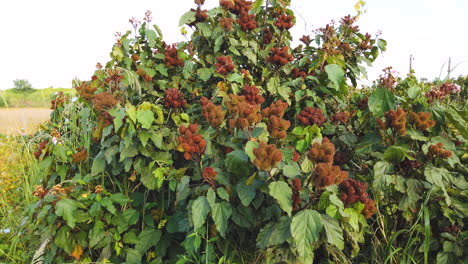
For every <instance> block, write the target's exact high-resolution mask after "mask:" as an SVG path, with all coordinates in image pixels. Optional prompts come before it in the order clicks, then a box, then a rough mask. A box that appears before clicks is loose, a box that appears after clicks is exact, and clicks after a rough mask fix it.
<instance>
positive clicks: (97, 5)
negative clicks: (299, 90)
mask: <svg viewBox="0 0 468 264" xmlns="http://www.w3.org/2000/svg"><path fill="white" fill-rule="evenodd" d="M356 2H357V0H326V1H324V0H320V1H318V0H292V9H293V10H294V11H295V12H296V17H297V24H296V26H295V27H294V28H293V29H292V30H293V34H294V38H295V40H297V39H299V38H300V37H301V36H302V35H303V34H304V33H310V32H311V31H312V30H313V29H315V28H318V27H323V26H324V25H325V24H326V23H328V22H329V21H330V20H332V19H334V20H336V21H339V19H340V18H341V17H343V16H345V15H347V14H355V10H354V8H353V6H354V4H355V3H356ZM217 3H218V0H206V4H205V8H211V7H213V6H215V5H217ZM194 6H195V4H194V3H193V0H170V1H162V0H151V1H150V0H132V1H121V0H113V1H110V0H80V1H64V0H41V1H38V0H10V1H8V0H1V1H0V33H1V34H2V37H1V39H0V50H1V51H2V56H1V57H0V62H1V63H0V89H6V88H11V87H12V86H13V80H14V79H28V80H29V81H30V82H31V84H32V85H33V87H34V88H47V87H50V86H53V87H71V81H72V80H73V78H75V77H76V78H79V79H81V80H88V79H90V78H91V75H92V74H93V72H94V70H95V65H96V63H97V62H101V63H103V64H104V63H105V62H106V61H108V60H109V52H110V51H111V48H112V45H113V43H114V42H115V37H114V34H115V32H117V31H120V32H125V31H126V30H129V29H131V26H130V24H129V23H128V19H129V18H131V17H136V18H138V19H140V20H141V19H142V18H143V16H144V13H145V11H146V10H151V11H152V12H153V23H155V24H157V25H158V26H160V27H161V29H162V31H163V34H164V37H165V40H166V42H167V43H172V42H176V41H182V40H184V37H183V36H182V35H181V34H180V30H179V27H178V24H179V23H178V21H179V18H180V16H181V15H182V14H183V13H185V12H186V11H188V10H189V9H190V8H193V7H194ZM366 9H367V13H366V14H363V15H362V16H361V18H360V20H359V22H358V25H359V26H360V28H361V30H362V31H363V32H369V33H371V34H373V35H374V34H375V33H376V32H377V31H379V30H380V31H382V38H384V39H386V40H387V41H388V50H387V52H386V53H384V54H383V55H382V56H381V57H379V59H378V60H377V61H376V62H375V63H374V65H373V67H372V68H369V69H368V70H369V80H371V81H372V80H374V79H376V78H377V77H378V76H379V74H380V72H381V70H382V69H383V68H385V67H387V66H393V67H394V69H396V70H397V71H398V72H399V73H400V76H405V75H406V74H407V72H408V67H409V56H410V54H412V55H413V57H414V61H413V68H414V69H415V70H416V75H417V76H418V77H426V78H429V79H433V78H436V77H438V76H439V73H440V71H441V67H442V66H443V65H444V63H446V62H447V61H448V58H449V57H451V58H452V67H453V66H455V65H456V64H458V63H460V62H462V63H461V64H460V65H459V66H458V68H456V69H455V70H454V71H453V72H452V76H458V75H468V34H467V32H468V31H467V28H468V0H392V1H388V0H367V1H366ZM304 22H306V23H304ZM463 62H464V63H463ZM446 71H447V68H446V67H445V68H444V69H443V71H442V77H445V75H446Z"/></svg>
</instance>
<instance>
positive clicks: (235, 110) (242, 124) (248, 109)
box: [226, 94, 262, 129]
mask: <svg viewBox="0 0 468 264" xmlns="http://www.w3.org/2000/svg"><path fill="white" fill-rule="evenodd" d="M229 98H230V100H229V101H228V102H226V106H227V108H228V110H229V113H230V114H231V116H232V117H233V118H231V119H229V120H228V124H229V127H230V128H239V129H246V128H248V127H252V126H253V125H254V124H256V123H258V122H260V121H261V120H262V114H261V113H260V105H251V104H249V103H247V101H246V100H245V96H243V95H234V94H229Z"/></svg>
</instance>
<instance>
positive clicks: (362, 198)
mask: <svg viewBox="0 0 468 264" xmlns="http://www.w3.org/2000/svg"><path fill="white" fill-rule="evenodd" d="M367 187H368V185H367V183H365V182H360V181H357V180H354V179H346V180H344V181H343V182H342V183H341V184H340V185H339V186H338V188H339V190H340V192H341V197H340V199H341V200H342V201H343V203H344V204H345V205H351V204H354V203H356V202H361V203H363V204H365V203H366V202H367V200H369V195H368V193H367V191H366V190H367Z"/></svg>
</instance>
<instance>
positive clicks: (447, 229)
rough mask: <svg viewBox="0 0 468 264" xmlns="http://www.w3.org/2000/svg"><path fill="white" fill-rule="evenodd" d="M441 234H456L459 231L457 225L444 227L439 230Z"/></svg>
mask: <svg viewBox="0 0 468 264" xmlns="http://www.w3.org/2000/svg"><path fill="white" fill-rule="evenodd" d="M441 231H442V232H447V233H458V231H460V229H459V228H458V226H457V225H450V226H444V227H442V228H441Z"/></svg>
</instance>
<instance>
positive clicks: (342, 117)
mask: <svg viewBox="0 0 468 264" xmlns="http://www.w3.org/2000/svg"><path fill="white" fill-rule="evenodd" d="M348 118H349V112H337V113H335V114H334V115H332V116H331V117H330V120H331V121H332V122H333V123H335V124H338V123H340V122H341V123H343V124H346V123H348Z"/></svg>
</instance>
